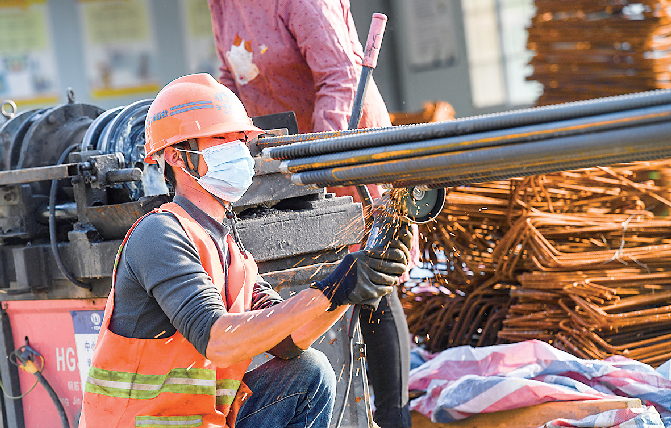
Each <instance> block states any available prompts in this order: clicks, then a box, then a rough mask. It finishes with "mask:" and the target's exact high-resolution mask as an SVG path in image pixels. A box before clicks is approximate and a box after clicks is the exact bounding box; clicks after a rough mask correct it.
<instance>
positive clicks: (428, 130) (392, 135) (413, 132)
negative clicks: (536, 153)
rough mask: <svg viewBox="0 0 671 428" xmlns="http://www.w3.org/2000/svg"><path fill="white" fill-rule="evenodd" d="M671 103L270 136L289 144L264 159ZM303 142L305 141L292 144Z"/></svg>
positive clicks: (617, 101)
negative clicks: (347, 131) (327, 134)
mask: <svg viewBox="0 0 671 428" xmlns="http://www.w3.org/2000/svg"><path fill="white" fill-rule="evenodd" d="M669 103H671V90H658V91H649V92H641V93H635V94H628V95H621V96H616V97H607V98H599V99H595V100H588V101H578V102H573V103H566V104H560V105H552V106H545V107H536V108H529V109H522V110H513V111H509V112H503V113H495V114H489V115H482V116H475V117H469V118H463V119H457V120H454V121H449V122H435V123H426V124H418V125H407V126H400V127H392V128H376V129H370V130H366V131H364V132H357V133H355V134H352V135H346V134H344V132H345V131H338V132H336V133H333V138H326V139H319V138H321V137H317V136H314V137H313V135H315V134H303V135H302V136H289V137H270V138H264V139H263V140H262V141H263V142H264V143H263V144H267V145H272V144H275V143H276V142H278V141H282V142H284V143H287V144H288V145H284V146H278V147H268V148H265V149H263V151H262V157H264V158H266V159H277V160H288V159H296V158H301V157H308V156H316V155H321V154H326V153H338V152H342V151H348V150H357V149H363V148H369V147H380V146H386V145H390V144H400V143H406V142H409V141H424V140H430V139H435V138H446V137H453V136H457V135H464V134H472V133H476V132H486V131H493V130H497V129H509V128H513V127H518V126H529V125H537V124H541V123H548V122H557V121H562V120H569V119H576V118H580V117H587V116H596V115H600V114H608V113H615V112H618V111H625V110H634V109H639V108H645V107H653V106H659V105H664V104H669ZM322 135H323V133H322ZM329 135H330V134H329ZM338 135H339V136H338ZM279 139H282V140H279ZM299 140H300V141H301V142H296V143H294V144H289V143H292V142H293V141H299Z"/></svg>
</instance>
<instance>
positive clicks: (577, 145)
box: [292, 123, 671, 187]
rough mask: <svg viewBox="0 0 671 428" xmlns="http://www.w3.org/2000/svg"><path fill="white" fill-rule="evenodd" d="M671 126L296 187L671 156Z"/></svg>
mask: <svg viewBox="0 0 671 428" xmlns="http://www.w3.org/2000/svg"><path fill="white" fill-rule="evenodd" d="M669 136H671V123H662V124H653V125H644V126H637V127H630V128H624V129H619V130H611V131H605V132H598V133H589V134H582V135H577V136H570V137H561V138H553V139H548V140H542V141H538V142H532V143H523V144H513V145H504V146H499V147H494V148H485V149H478V150H469V151H461V152H455V153H442V154H437V155H430V156H420V157H414V158H410V159H397V160H392V161H386V162H377V163H369V164H363V165H352V166H347V167H337V168H328V169H322V170H316V171H307V172H300V173H296V174H293V175H292V181H293V182H294V183H296V184H309V185H316V186H319V187H326V186H349V185H353V184H372V183H378V184H381V183H388V184H392V185H398V184H401V183H403V184H404V185H405V184H407V183H415V184H427V185H431V184H432V183H434V184H435V183H439V182H440V183H443V184H445V183H448V184H449V185H458V184H466V183H477V182H484V181H491V180H497V179H503V178H511V177H520V176H529V175H537V174H542V173H547V172H553V171H560V170H568V169H577V168H585V167H593V166H599V165H608V164H612V163H617V162H633V161H640V160H652V159H661V158H665V157H671V138H670V137H669Z"/></svg>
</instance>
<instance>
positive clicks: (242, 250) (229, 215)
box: [212, 195, 247, 257]
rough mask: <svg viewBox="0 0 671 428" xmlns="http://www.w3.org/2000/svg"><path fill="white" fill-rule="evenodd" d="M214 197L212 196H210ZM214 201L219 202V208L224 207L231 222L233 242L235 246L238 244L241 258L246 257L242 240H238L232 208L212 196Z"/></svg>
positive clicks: (238, 235)
mask: <svg viewBox="0 0 671 428" xmlns="http://www.w3.org/2000/svg"><path fill="white" fill-rule="evenodd" d="M212 196H214V195H212ZM214 199H216V200H217V201H219V203H220V204H221V206H223V207H224V209H225V210H226V218H227V219H229V220H230V221H231V229H232V230H233V240H234V241H235V243H236V244H238V248H240V252H241V253H242V255H243V256H245V257H247V254H246V251H247V250H245V246H244V244H243V243H242V240H241V239H240V234H239V233H238V228H237V227H236V226H237V223H238V217H237V216H236V215H235V211H233V208H231V203H230V202H227V201H224V200H223V199H221V198H218V197H217V196H214Z"/></svg>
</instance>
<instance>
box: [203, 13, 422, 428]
mask: <svg viewBox="0 0 671 428" xmlns="http://www.w3.org/2000/svg"><path fill="white" fill-rule="evenodd" d="M208 3H209V6H210V12H211V16H212V29H213V33H214V40H215V46H216V48H217V53H218V56H219V59H220V60H221V64H222V66H221V75H220V76H219V80H220V81H221V83H223V84H224V85H226V86H227V87H229V88H230V89H231V90H232V91H233V92H235V93H236V94H237V95H238V96H239V97H240V100H241V101H242V103H243V104H244V105H245V107H246V108H247V110H248V111H249V112H250V114H251V115H252V116H261V115H266V114H272V113H280V112H284V111H290V110H293V111H294V112H295V113H296V119H297V122H298V129H299V131H300V132H302V133H306V132H321V131H331V130H343V129H347V125H348V121H349V117H350V114H351V112H352V104H353V103H354V99H355V94H356V90H357V86H358V80H359V76H360V75H361V68H362V61H363V48H362V46H361V43H360V42H359V39H358V35H357V31H356V27H355V26H354V20H353V18H352V14H351V12H350V6H349V0H259V1H254V2H250V1H245V0H208ZM359 126H360V127H361V128H377V127H388V126H391V121H390V119H389V114H388V112H387V108H386V106H385V103H384V101H383V99H382V96H381V95H380V92H379V91H378V88H377V86H376V85H375V82H374V80H373V79H371V80H370V83H369V86H368V89H367V91H366V98H365V100H364V103H363V112H362V116H361V121H360V125H359ZM368 187H369V190H370V193H371V196H372V197H373V198H379V197H380V194H381V192H380V191H379V187H378V186H368ZM329 191H332V192H334V193H335V194H336V195H338V196H345V195H350V196H352V197H353V198H354V200H355V201H359V200H360V199H359V196H358V194H357V193H356V191H355V190H354V188H334V189H329ZM415 229H416V228H415ZM415 235H416V234H415ZM417 247H418V242H416V244H415V245H414V246H413V250H414V251H415V252H416V251H417V250H416V249H417ZM417 256H418V254H417ZM417 256H415V257H414V259H417V258H418V257H417ZM359 319H360V321H361V330H362V333H363V336H364V341H365V342H366V346H367V353H368V362H369V373H370V380H371V382H372V384H373V391H374V393H375V407H376V412H375V422H376V423H377V424H378V425H380V426H381V427H382V428H396V427H410V426H411V421H410V411H409V410H408V372H409V370H410V343H409V340H410V339H409V333H408V325H407V321H406V319H405V315H404V313H403V309H402V307H401V303H400V301H399V299H398V296H397V295H396V292H393V293H391V294H389V295H387V296H386V297H385V298H384V299H382V303H381V304H380V305H379V306H378V309H377V310H376V311H372V312H371V311H369V310H362V311H361V312H360V317H359Z"/></svg>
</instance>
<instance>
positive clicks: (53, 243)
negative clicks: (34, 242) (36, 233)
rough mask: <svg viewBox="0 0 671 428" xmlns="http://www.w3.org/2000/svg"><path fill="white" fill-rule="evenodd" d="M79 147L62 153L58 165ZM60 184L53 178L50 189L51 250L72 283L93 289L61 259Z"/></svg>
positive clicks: (73, 146)
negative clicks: (58, 230) (58, 226)
mask: <svg viewBox="0 0 671 428" xmlns="http://www.w3.org/2000/svg"><path fill="white" fill-rule="evenodd" d="M77 148H79V144H73V145H71V146H70V147H68V148H67V149H65V151H64V152H63V153H62V154H61V157H60V159H58V163H57V165H60V164H62V163H63V162H65V159H67V157H68V155H69V154H70V153H71V152H72V151H73V150H75V149H77ZM57 186H58V180H51V189H49V242H50V244H51V251H52V252H53V253H54V259H55V260H56V264H57V265H58V269H60V271H61V273H62V274H63V275H64V276H65V277H66V278H67V279H68V281H70V282H71V283H72V284H74V285H76V286H77V287H81V288H85V289H87V290H89V291H91V289H92V288H91V285H89V284H86V283H84V282H81V281H79V280H78V279H77V278H75V277H74V276H73V275H72V274H71V273H70V272H69V271H68V270H67V268H66V267H65V265H64V264H63V260H61V255H60V253H59V252H58V243H57V242H56V188H57Z"/></svg>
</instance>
